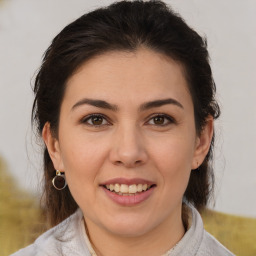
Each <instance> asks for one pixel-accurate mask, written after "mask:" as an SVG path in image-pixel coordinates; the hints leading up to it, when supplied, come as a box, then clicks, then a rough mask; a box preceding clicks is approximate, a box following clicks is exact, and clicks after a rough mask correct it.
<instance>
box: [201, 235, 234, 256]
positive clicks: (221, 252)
mask: <svg viewBox="0 0 256 256" xmlns="http://www.w3.org/2000/svg"><path fill="white" fill-rule="evenodd" d="M197 255H198V256H215V255H218V256H232V255H234V254H233V253H231V252H230V251H229V250H228V249H227V248H226V247H224V246H223V245H222V244H221V243H220V242H219V241H218V240H217V239H215V238H214V237H213V236H212V235H211V234H209V233H208V232H207V231H205V230H204V234H203V239H202V242H201V244H200V247H199V249H198V254H197Z"/></svg>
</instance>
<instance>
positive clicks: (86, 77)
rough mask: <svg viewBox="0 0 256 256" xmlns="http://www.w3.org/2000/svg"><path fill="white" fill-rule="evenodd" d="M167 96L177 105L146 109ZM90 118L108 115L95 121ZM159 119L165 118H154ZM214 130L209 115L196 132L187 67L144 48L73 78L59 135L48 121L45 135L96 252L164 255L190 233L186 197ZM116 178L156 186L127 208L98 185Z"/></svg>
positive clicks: (108, 56) (108, 58)
mask: <svg viewBox="0 0 256 256" xmlns="http://www.w3.org/2000/svg"><path fill="white" fill-rule="evenodd" d="M85 98H87V99H99V100H104V101H107V102H108V103H110V104H112V105H115V108H116V110H110V109H105V108H101V107H96V106H92V105H89V104H85V103H82V102H81V100H83V99H85ZM167 98H168V99H170V98H171V99H174V100H175V101H176V104H173V103H171V104H165V105H162V106H160V107H153V108H150V109H146V110H145V109H144V110H141V108H140V106H141V105H142V104H143V103H145V102H150V101H155V100H162V99H167ZM78 102H79V103H78ZM177 102H178V103H177ZM90 114H101V115H104V118H100V119H99V120H98V122H96V123H93V122H92V119H88V118H87V117H88V115H90ZM158 114H161V115H165V116H166V117H163V116H162V117H161V118H160V120H159V119H154V118H153V117H154V116H156V115H158ZM168 117H170V120H168ZM93 124H94V125H93ZM95 124H97V125H95ZM212 133H213V119H212V118H210V117H209V120H208V122H207V124H206V126H205V129H204V130H203V131H202V133H201V134H200V136H197V134H196V130H195V122H194V110H193V102H192V98H191V95H190V93H189V90H188V85H187V82H186V79H185V77H184V75H183V68H182V66H181V65H180V64H179V63H177V62H175V61H174V60H172V59H170V58H167V57H166V56H164V55H161V54H159V53H156V52H153V51H151V50H148V49H145V48H140V49H138V50H137V51H135V52H110V53H105V54H103V55H100V56H97V57H95V58H93V59H91V60H89V61H87V62H86V63H84V65H82V66H81V67H80V68H79V69H78V70H77V72H76V73H75V74H74V75H73V76H72V77H71V78H70V79H69V80H68V83H67V89H66V92H65V95H64V99H63V102H62V105H61V112H60V122H59V130H58V138H54V137H53V136H52V134H51V130H50V124H49V123H46V125H45V127H44V130H43V138H44V141H45V143H46V145H47V148H48V151H49V153H50V156H51V159H52V161H53V163H54V167H55V169H56V170H59V171H62V172H65V174H66V179H67V183H68V186H69V189H70V191H71V193H72V195H73V197H74V199H75V200H76V202H77V203H78V205H79V206H80V208H81V209H82V211H83V213H84V217H85V221H86V225H87V228H88V232H89V235H90V240H91V242H92V244H93V246H94V248H95V251H96V252H97V254H98V255H112V256H115V255H141V252H143V254H144V255H161V254H162V253H164V252H165V251H167V250H168V249H170V248H172V246H174V245H175V244H176V243H177V242H178V241H179V240H180V239H181V238H182V236H183V235H184V232H185V230H184V227H183V223H182V219H181V211H182V197H183V194H184V192H185V190H186V187H187V184H188V180H189V176H190V172H191V170H193V169H196V168H197V167H198V166H199V165H200V164H201V163H202V162H203V159H204V157H205V156H206V154H207V152H208V149H209V146H210V142H211V138H212ZM113 178H126V179H132V178H142V179H146V180H148V181H151V182H153V183H154V184H155V185H156V186H155V188H154V190H153V192H152V193H151V195H150V196H149V198H147V199H146V200H144V201H143V202H141V203H139V204H136V205H132V206H123V205H119V204H117V203H116V202H113V201H112V200H111V199H110V198H109V197H108V196H107V195H106V193H105V191H104V189H103V188H102V186H100V184H102V183H104V182H106V181H108V180H110V179H113Z"/></svg>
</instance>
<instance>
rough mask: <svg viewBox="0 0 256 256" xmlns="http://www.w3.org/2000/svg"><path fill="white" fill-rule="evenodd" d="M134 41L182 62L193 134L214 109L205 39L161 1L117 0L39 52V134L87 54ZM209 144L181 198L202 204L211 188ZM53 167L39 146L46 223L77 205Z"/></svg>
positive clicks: (124, 47)
mask: <svg viewBox="0 0 256 256" xmlns="http://www.w3.org/2000/svg"><path fill="white" fill-rule="evenodd" d="M140 46H143V47H147V48H148V49H151V50H153V51H156V52H159V53H162V54H164V55H166V56H169V57H170V58H172V59H174V60H176V61H178V62H179V63H181V64H182V66H183V67H184V70H185V73H186V79H187V82H188V87H189V90H190V93H191V96H192V100H193V104H194V113H195V125H196V130H197V133H198V134H200V132H201V131H202V129H203V127H204V125H205V122H206V119H207V117H208V116H209V115H211V116H213V117H214V118H217V117H218V116H219V114H220V110H219V106H218V104H217V102H216V101H215V98H214V97H215V90H216V89H215V84H214V81H213V78H212V72H211V67H210V65H209V56H208V51H207V44H206V40H205V39H203V38H202V37H200V36H199V35H198V34H197V33H196V32H195V31H194V30H193V29H191V28H190V27H189V26H188V25H187V24H186V23H185V22H184V20H183V19H182V18H181V17H180V16H179V15H178V14H176V13H175V12H173V11H172V10H171V9H170V8H169V7H167V6H166V4H165V3H163V2H161V1H147V2H143V1H120V2H117V3H114V4H112V5H110V6H108V7H106V8H100V9H97V10H95V11H92V12H90V13H88V14H85V15H83V16H81V17H80V18H78V19H77V20H75V21H74V22H72V23H71V24H69V25H68V26H66V27H65V28H64V29H63V30H62V31H61V32H60V33H59V34H58V35H57V36H56V37H55V38H54V39H53V41H52V43H51V45H50V46H49V48H48V49H47V51H46V52H45V54H44V58H43V63H42V65H41V68H40V69H39V71H38V74H37V76H36V79H35V86H34V93H35V100H34V105H33V110H32V121H33V122H35V123H36V125H37V132H38V134H39V135H41V133H42V129H43V127H44V125H45V123H46V122H49V123H50V125H51V130H52V132H53V134H55V136H56V137H57V136H58V122H59V114H60V107H61V103H62V98H63V94H64V92H65V86H66V82H67V80H68V79H69V78H70V77H71V76H72V74H74V72H75V71H76V70H77V69H78V68H79V67H80V66H81V65H82V64H83V63H84V62H86V61H88V60H89V59H91V58H92V57H94V56H96V55H99V54H102V53H105V52H108V51H136V49H138V48H139V47H140ZM213 144H214V140H212V143H211V148H210V150H209V152H208V154H207V156H206V158H205V160H204V162H203V164H202V165H201V166H200V168H199V170H197V171H192V172H191V176H190V180H189V184H188V187H187V189H186V192H185V194H184V200H186V201H188V202H190V203H192V204H194V205H195V207H196V208H197V209H201V208H203V207H205V206H206V204H207V202H208V199H209V196H210V194H211V190H212V188H213V182H214V180H213V177H214V176H213V170H212V168H211V159H212V153H213V152H212V150H213ZM54 176H55V169H54V167H53V163H52V161H51V159H50V156H49V154H48V151H47V149H46V147H45V148H44V177H45V180H44V182H45V184H44V199H45V201H44V203H45V204H44V207H45V209H46V212H47V214H48V217H49V221H50V223H51V225H55V224H57V223H59V222H60V221H62V220H63V219H65V218H66V217H68V216H69V215H71V214H72V213H73V212H74V211H75V210H76V209H77V207H78V206H77V204H76V202H75V200H74V199H73V197H72V195H71V193H70V190H69V188H68V187H66V188H65V189H64V190H62V191H57V190H55V188H54V187H53V186H52V183H51V180H52V178H53V177H54Z"/></svg>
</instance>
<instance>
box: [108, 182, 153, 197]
mask: <svg viewBox="0 0 256 256" xmlns="http://www.w3.org/2000/svg"><path fill="white" fill-rule="evenodd" d="M150 187H151V185H148V184H138V185H136V184H132V185H129V186H128V185H127V184H108V185H106V188H107V189H108V190H110V191H114V192H116V193H117V194H119V195H127V196H128V195H133V194H136V193H138V192H142V191H146V190H147V189H148V188H150Z"/></svg>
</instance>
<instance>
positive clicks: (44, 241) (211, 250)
mask: <svg viewBox="0 0 256 256" xmlns="http://www.w3.org/2000/svg"><path fill="white" fill-rule="evenodd" d="M189 208H191V214H192V215H191V217H192V221H191V223H190V227H189V229H188V231H187V232H186V233H185V235H184V236H183V238H182V239H181V240H180V241H179V243H178V244H177V245H176V246H175V248H174V249H173V250H170V251H169V252H167V253H166V254H165V255H168V256H231V255H234V254H232V253H231V252H229V251H228V250H227V249H226V248H225V247H224V246H223V245H222V244H220V243H219V242H218V241H217V240H216V239H215V238H214V237H213V236H211V235H210V234H209V233H207V232H206V231H205V230H204V227H203V222H202V219H201V216H200V214H199V213H198V211H197V210H196V209H195V208H194V207H193V206H191V205H190V206H189ZM82 219H83V214H82V212H81V210H77V211H76V212H75V213H74V214H73V215H72V216H70V217H69V218H68V219H66V220H64V221H63V222H61V223H60V224H59V225H57V226H56V227H54V228H52V229H50V230H48V231H47V232H45V233H44V234H42V235H41V236H40V237H39V238H38V239H37V240H36V241H35V242H34V243H33V244H31V245H30V246H28V247H26V248H24V249H21V250H19V251H18V252H16V253H14V254H12V255H11V256H91V255H96V254H94V251H93V249H92V247H91V245H90V242H89V240H88V237H87V236H86V233H85V228H84V225H83V224H82V223H83V221H82Z"/></svg>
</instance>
